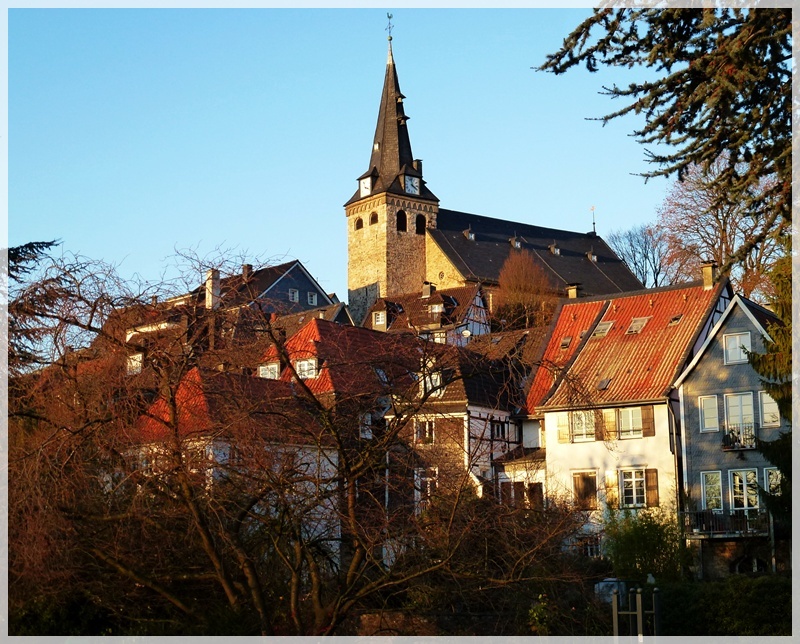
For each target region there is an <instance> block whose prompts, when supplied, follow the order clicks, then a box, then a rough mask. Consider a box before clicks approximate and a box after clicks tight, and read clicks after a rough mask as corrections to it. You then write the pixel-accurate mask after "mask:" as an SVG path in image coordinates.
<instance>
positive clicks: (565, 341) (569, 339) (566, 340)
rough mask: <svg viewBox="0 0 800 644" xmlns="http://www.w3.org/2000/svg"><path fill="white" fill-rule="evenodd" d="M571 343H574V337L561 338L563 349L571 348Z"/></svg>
mask: <svg viewBox="0 0 800 644" xmlns="http://www.w3.org/2000/svg"><path fill="white" fill-rule="evenodd" d="M571 342H572V336H571V335H565V336H564V337H563V338H561V348H562V349H566V348H567V347H569V345H570V343H571Z"/></svg>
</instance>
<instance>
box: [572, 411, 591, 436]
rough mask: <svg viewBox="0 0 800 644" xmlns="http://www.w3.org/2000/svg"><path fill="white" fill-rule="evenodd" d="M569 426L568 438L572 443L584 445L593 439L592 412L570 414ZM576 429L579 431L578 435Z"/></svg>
mask: <svg viewBox="0 0 800 644" xmlns="http://www.w3.org/2000/svg"><path fill="white" fill-rule="evenodd" d="M570 425H571V427H570V429H571V431H570V436H571V437H572V442H573V443H584V442H588V441H593V440H594V439H595V431H596V427H595V418H594V411H592V410H589V411H573V412H570ZM578 429H580V433H579V431H578ZM590 432H591V433H590Z"/></svg>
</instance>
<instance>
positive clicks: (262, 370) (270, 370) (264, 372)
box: [258, 362, 281, 380]
mask: <svg viewBox="0 0 800 644" xmlns="http://www.w3.org/2000/svg"><path fill="white" fill-rule="evenodd" d="M280 375H281V369H280V365H279V364H278V363H277V362H271V363H270V364H262V365H258V377H259V378H266V379H268V380H277V379H278V378H279V377H280Z"/></svg>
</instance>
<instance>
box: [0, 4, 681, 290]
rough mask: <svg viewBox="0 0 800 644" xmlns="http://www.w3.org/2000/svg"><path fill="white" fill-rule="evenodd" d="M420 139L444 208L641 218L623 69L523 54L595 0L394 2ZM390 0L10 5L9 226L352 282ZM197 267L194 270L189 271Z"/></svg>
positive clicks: (639, 164) (577, 226)
mask: <svg viewBox="0 0 800 644" xmlns="http://www.w3.org/2000/svg"><path fill="white" fill-rule="evenodd" d="M389 11H391V12H392V13H393V15H394V18H393V23H394V31H393V43H392V44H393V49H394V56H395V61H396V63H397V69H398V75H399V78H400V86H401V89H402V91H403V94H404V95H405V96H406V101H405V108H406V113H407V114H408V115H409V116H410V117H411V118H410V121H409V132H410V136H411V144H412V148H413V151H414V155H415V157H417V158H421V159H423V161H424V169H425V178H426V180H427V182H428V186H429V187H430V188H431V189H432V190H433V192H434V193H435V194H436V195H437V196H438V197H439V199H440V200H441V203H440V205H441V206H442V207H444V208H450V209H455V210H463V211H466V212H472V213H476V214H483V215H488V216H491V217H498V218H504V219H510V220H515V221H521V222H527V223H531V224H538V225H543V226H551V227H557V228H565V229H569V230H579V231H588V230H591V226H592V213H591V211H590V208H591V207H592V206H594V207H595V216H596V220H597V231H598V233H600V234H601V235H606V234H608V232H610V231H611V230H614V229H620V228H628V227H630V226H632V225H634V224H637V223H641V222H647V221H651V220H652V219H653V218H654V216H655V211H656V208H657V207H658V206H659V204H660V203H661V202H662V200H663V198H664V195H665V192H666V189H667V187H668V185H669V184H668V182H667V181H666V180H657V181H656V180H653V181H650V182H648V183H647V184H645V182H644V180H643V179H642V178H641V177H639V176H635V173H639V172H643V171H645V170H647V169H648V164H647V163H646V162H645V161H644V149H643V148H642V147H641V146H640V145H638V144H637V143H636V142H635V141H634V140H633V139H632V138H631V136H630V133H631V132H632V131H633V129H634V128H635V127H637V126H640V125H641V122H637V120H636V119H635V118H628V119H624V120H622V121H620V122H615V123H611V124H609V125H607V126H605V127H603V126H602V124H601V123H599V122H596V121H588V120H586V119H587V118H589V117H598V116H602V115H604V114H606V113H608V112H611V111H613V110H614V109H617V107H618V106H617V105H616V104H615V103H614V102H612V101H611V100H610V99H609V98H608V97H605V96H601V95H600V94H599V91H600V90H601V88H602V85H604V84H609V83H611V82H613V81H617V82H619V83H623V84H626V83H628V82H630V79H631V78H632V76H630V74H641V72H636V71H633V72H627V71H619V70H614V71H613V72H606V71H601V72H599V73H597V74H589V73H588V72H586V71H585V70H583V69H581V70H575V71H573V72H572V73H568V74H566V75H563V76H558V77H557V76H553V75H552V74H545V73H542V72H536V71H534V70H532V69H531V67H533V66H537V65H539V64H541V63H542V62H543V61H544V59H545V55H546V54H547V53H549V52H552V51H555V50H556V49H557V48H558V47H559V45H560V44H561V42H562V40H563V38H564V37H565V36H566V35H567V34H568V33H569V32H570V31H571V30H572V29H573V28H574V27H575V26H576V25H577V24H578V23H579V22H580V20H581V19H582V18H583V17H584V16H586V15H588V13H589V10H588V9H570V10H566V9H537V8H530V9H514V10H508V9H504V10H497V9H492V10H486V9H444V10H441V9H440V10H433V9H389ZM386 13H387V9H383V8H381V9H327V10H320V9H298V10H282V9H256V10H220V9H197V10H144V9H132V10H122V9H106V10H78V9H64V10H56V9H39V10H17V9H11V10H9V19H8V96H9V102H8V106H9V113H8V123H9V134H8V146H9V152H8V155H9V156H8V159H9V175H8V176H9V197H8V205H9V239H8V242H9V244H10V245H12V246H13V245H18V244H22V243H25V242H27V241H33V240H46V239H53V238H57V239H61V240H62V241H63V248H64V249H65V250H67V251H71V252H76V253H82V254H84V255H87V256H89V257H92V258H97V259H103V260H106V261H109V262H112V263H115V264H118V265H119V271H120V273H121V274H122V275H123V276H124V277H130V276H132V275H134V274H138V275H139V276H142V277H144V278H145V279H148V280H156V279H158V277H159V276H160V275H161V273H162V270H163V268H164V266H165V263H167V261H168V258H169V256H171V255H172V254H173V252H174V249H176V248H177V249H185V248H194V249H195V250H196V251H197V253H199V254H200V255H204V254H206V253H209V252H211V251H213V250H214V249H215V248H218V247H224V248H233V249H235V252H236V253H237V254H242V253H246V254H247V255H248V256H250V257H251V258H253V259H254V260H256V261H257V260H258V259H261V260H265V259H270V258H272V259H274V260H276V261H277V260H281V259H289V258H297V259H300V260H301V261H302V262H303V263H304V264H305V266H306V267H307V268H308V269H309V271H310V272H311V273H312V275H314V276H315V277H316V278H317V279H318V280H319V282H320V284H321V285H322V286H323V288H325V289H326V290H328V291H335V292H336V293H337V294H338V295H339V297H340V298H341V299H343V300H346V296H347V257H346V251H347V244H346V230H345V219H344V208H343V207H342V206H343V204H344V203H345V201H347V200H348V199H349V198H350V196H351V195H352V194H353V192H354V191H355V189H356V178H357V177H358V176H359V175H360V174H362V173H363V172H364V171H365V170H366V169H367V163H368V161H369V155H370V148H371V143H372V136H373V133H374V128H375V121H376V117H377V110H378V102H379V98H380V92H381V87H382V83H383V76H384V70H385V64H386V49H387V42H386V36H387V33H386V31H385V30H384V28H385V27H386V24H387V18H386ZM200 279H201V276H200V275H198V276H197V280H196V281H197V283H199V282H200Z"/></svg>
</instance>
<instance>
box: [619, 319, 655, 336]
mask: <svg viewBox="0 0 800 644" xmlns="http://www.w3.org/2000/svg"><path fill="white" fill-rule="evenodd" d="M649 320H650V317H646V318H633V319H632V320H631V323H630V326H628V330H627V331H625V335H631V334H635V333H641V332H642V329H643V328H644V326H645V324H647V322H648V321H649Z"/></svg>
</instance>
